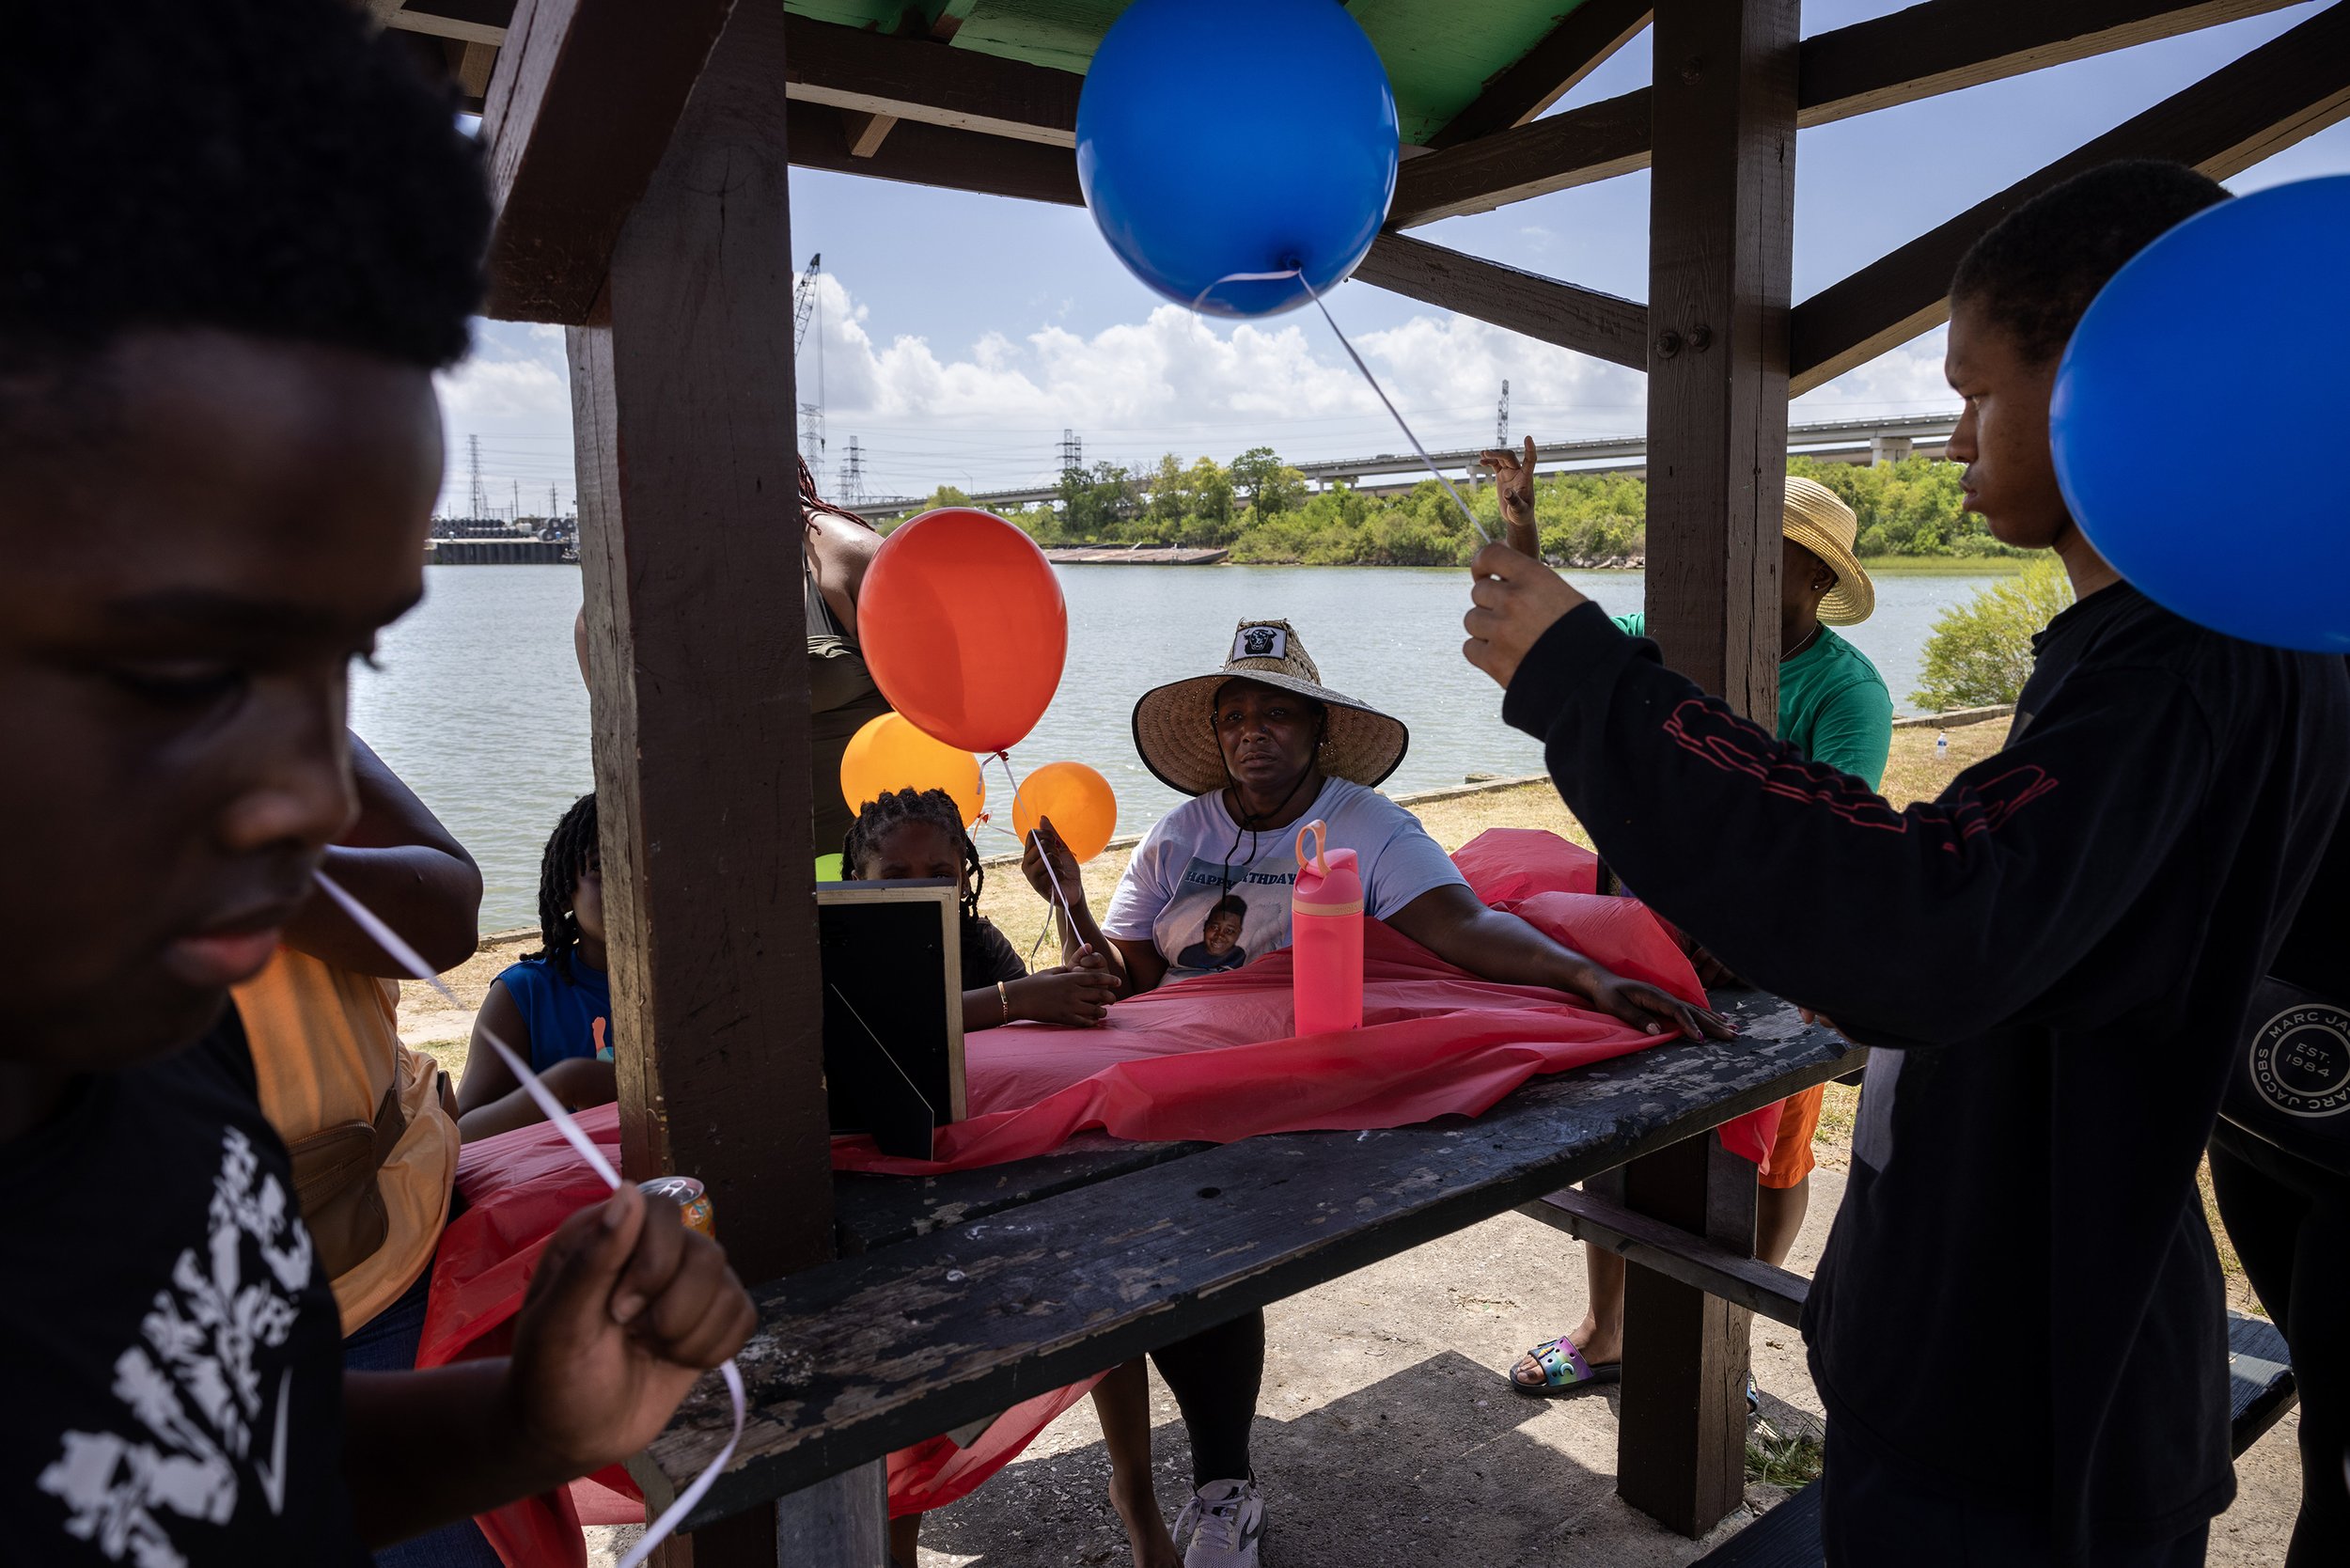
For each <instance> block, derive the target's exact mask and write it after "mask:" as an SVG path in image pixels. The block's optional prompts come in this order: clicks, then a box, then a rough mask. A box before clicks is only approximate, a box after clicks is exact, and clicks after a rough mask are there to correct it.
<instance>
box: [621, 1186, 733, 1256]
mask: <svg viewBox="0 0 2350 1568" xmlns="http://www.w3.org/2000/svg"><path fill="white" fill-rule="evenodd" d="M636 1190H637V1191H638V1192H641V1193H643V1194H644V1195H645V1196H646V1197H647V1198H659V1199H664V1200H667V1201H668V1202H671V1203H675V1204H676V1205H677V1206H678V1217H679V1218H680V1219H682V1220H683V1221H684V1222H685V1228H686V1229H687V1230H689V1231H700V1232H701V1233H702V1234H703V1235H705V1236H708V1237H709V1238H710V1239H711V1240H712V1241H716V1240H717V1239H718V1211H717V1210H716V1209H715V1208H713V1206H712V1205H711V1201H710V1194H708V1193H706V1192H704V1191H703V1190H702V1184H700V1183H699V1182H697V1181H696V1180H695V1179H694V1178H693V1177H691V1176H656V1177H654V1178H653V1179H652V1180H651V1181H650V1182H639V1183H637V1184H636Z"/></svg>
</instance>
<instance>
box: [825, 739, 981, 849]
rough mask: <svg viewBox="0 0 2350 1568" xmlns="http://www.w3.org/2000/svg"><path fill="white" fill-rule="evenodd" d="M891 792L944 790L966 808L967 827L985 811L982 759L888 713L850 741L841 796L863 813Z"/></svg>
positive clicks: (843, 763)
mask: <svg viewBox="0 0 2350 1568" xmlns="http://www.w3.org/2000/svg"><path fill="white" fill-rule="evenodd" d="M893 790H944V791H946V792H948V794H950V795H952V796H954V797H955V805H956V806H958V807H959V808H962V811H963V825H964V826H965V827H969V826H970V825H971V824H972V823H976V822H978V821H979V813H980V812H981V811H984V810H986V809H987V784H986V781H985V780H983V779H981V778H980V777H979V759H978V758H976V757H974V756H972V755H971V754H970V753H969V752H967V751H957V750H956V749H955V748H954V747H953V746H950V745H948V744H947V743H946V742H944V741H940V740H933V739H932V738H931V737H930V736H928V735H925V734H924V733H922V731H921V730H919V729H916V728H915V727H914V721H913V720H911V719H909V718H907V717H905V716H904V715H903V714H901V713H884V714H882V715H881V716H880V717H879V718H876V719H870V720H868V721H867V723H866V725H865V727H864V728H863V729H859V730H858V731H857V732H856V733H855V734H854V735H852V736H850V737H849V749H848V750H847V751H845V752H843V753H841V756H840V794H841V797H842V798H843V799H844V800H846V801H847V802H848V803H849V809H850V810H852V811H862V810H863V809H864V808H866V807H867V806H869V805H870V804H871V803H872V802H874V801H876V800H879V799H880V798H881V797H882V796H884V795H885V794H887V793H889V792H891V791H893Z"/></svg>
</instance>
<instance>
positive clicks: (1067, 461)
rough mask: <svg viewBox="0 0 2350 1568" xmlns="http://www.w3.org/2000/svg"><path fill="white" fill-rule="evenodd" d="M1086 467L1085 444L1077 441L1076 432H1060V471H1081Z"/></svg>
mask: <svg viewBox="0 0 2350 1568" xmlns="http://www.w3.org/2000/svg"><path fill="white" fill-rule="evenodd" d="M1085 465H1086V444H1085V443H1084V442H1082V441H1080V440H1078V439H1077V432H1076V431H1073V430H1066V429H1064V430H1063V431H1061V432H1060V471H1061V472H1062V473H1064V474H1067V473H1070V472H1072V471H1073V470H1078V471H1081V470H1083V469H1084V467H1085Z"/></svg>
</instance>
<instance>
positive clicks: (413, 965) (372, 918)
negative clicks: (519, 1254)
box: [313, 871, 750, 1568]
mask: <svg viewBox="0 0 2350 1568" xmlns="http://www.w3.org/2000/svg"><path fill="white" fill-rule="evenodd" d="M313 874H314V875H315V876H316V877H317V878H318V885H319V886H321V887H322V888H324V889H325V890H326V893H327V896H328V897H329V898H332V899H333V900H334V901H335V902H337V904H339V905H341V906H342V911H343V913H344V914H346V915H348V916H350V917H351V918H352V923H353V924H354V925H356V926H357V927H358V928H359V929H360V930H361V931H364V932H366V933H368V938H369V939H370V940H372V941H373V942H374V943H375V945H376V946H377V947H379V948H381V949H384V951H385V952H386V953H389V954H390V955H391V956H392V959H393V961H394V962H395V963H397V964H399V966H400V967H401V968H403V969H406V970H407V971H408V973H409V974H411V975H412V976H414V977H415V979H417V980H422V981H424V983H425V984H427V985H429V986H431V988H432V989H433V990H435V991H437V992H439V993H440V994H441V996H442V997H443V999H444V1000H446V1002H447V1003H448V1004H449V1005H450V1006H451V1007H454V1008H459V1009H461V1010H462V1008H463V1006H464V1004H463V1003H462V1002H460V1001H459V1000H458V999H457V993H456V992H454V991H451V990H450V989H449V988H448V986H447V985H446V983H444V982H443V981H442V980H441V977H440V976H439V975H437V974H435V973H434V972H433V970H432V966H431V964H427V963H425V961H424V959H423V957H422V955H420V954H419V953H418V952H417V951H416V949H414V948H412V947H410V946H409V945H408V944H407V943H406V942H404V941H402V940H401V939H400V936H399V933H397V932H395V931H394V930H392V928H391V927H390V926H387V925H385V924H384V921H383V919H382V918H381V917H379V916H377V914H376V913H375V911H373V910H371V909H369V908H368V906H367V905H365V904H363V903H361V902H359V901H358V900H357V899H355V898H353V897H352V896H351V894H350V893H349V892H347V891H345V890H344V889H343V888H342V887H341V886H338V885H337V883H336V882H335V880H334V879H333V878H331V877H329V876H328V875H327V874H326V873H325V872H324V871H318V872H315V873H313ZM477 1027H478V1030H479V1033H480V1035H481V1038H482V1039H484V1040H486V1041H488V1042H489V1043H490V1045H491V1047H492V1048H493V1050H495V1051H496V1052H497V1054H498V1059H499V1060H500V1061H503V1062H504V1063H506V1066H507V1069H508V1071H509V1072H511V1073H512V1074H514V1076H515V1078H516V1079H517V1080H518V1081H519V1082H520V1083H521V1084H522V1086H523V1091H524V1092H525V1093H526V1094H528V1095H529V1096H530V1098H531V1101H532V1103H533V1104H535V1105H538V1107H539V1109H540V1111H542V1112H543V1113H545V1116H546V1119H547V1120H548V1121H551V1122H553V1123H554V1124H555V1130H556V1132H558V1133H561V1134H562V1135H563V1138H564V1141H566V1142H567V1143H569V1144H570V1145H571V1146H572V1148H573V1149H575V1150H577V1151H578V1152H579V1157H580V1158H581V1159H583V1160H586V1161H587V1164H588V1167H589V1168H591V1169H593V1170H594V1171H595V1173H596V1174H597V1175H599V1176H601V1177H603V1180H604V1184H605V1185H607V1186H609V1187H611V1188H612V1189H613V1190H615V1191H618V1190H619V1185H620V1173H619V1171H617V1170H615V1169H613V1168H612V1162H611V1161H610V1160H607V1159H605V1158H604V1157H603V1150H601V1149H599V1148H597V1147H596V1140H595V1139H594V1138H591V1137H588V1136H587V1132H586V1131H585V1130H584V1129H582V1128H581V1126H580V1124H579V1123H578V1122H577V1121H572V1113H571V1112H570V1111H568V1110H566V1109H564V1108H563V1102H562V1101H560V1100H558V1099H556V1097H555V1093H554V1091H553V1090H549V1089H548V1088H547V1086H546V1085H545V1084H542V1083H540V1081H539V1074H536V1073H533V1072H532V1071H531V1070H530V1065H529V1063H527V1062H525V1061H524V1060H523V1058H521V1056H519V1055H518V1054H517V1053H516V1052H515V1050H514V1048H513V1047H512V1046H510V1045H509V1044H508V1043H506V1042H505V1041H503V1040H501V1039H499V1038H498V1035H497V1031H496V1030H494V1029H493V1028H490V1027H487V1026H486V1025H477ZM718 1372H719V1375H720V1376H721V1377H723V1378H724V1379H725V1380H726V1385H727V1395H728V1397H729V1399H731V1400H732V1401H733V1402H734V1434H733V1435H732V1436H730V1437H729V1438H728V1439H727V1444H726V1447H725V1448H722V1449H720V1450H718V1456H717V1457H716V1458H715V1459H713V1460H712V1461H711V1462H710V1465H709V1466H708V1467H707V1468H706V1469H704V1470H703V1471H702V1473H701V1474H700V1475H697V1476H696V1477H695V1478H694V1480H693V1483H692V1484H691V1485H689V1486H687V1487H686V1488H685V1490H684V1491H682V1492H681V1493H679V1494H678V1497H677V1500H676V1501H675V1502H673V1503H671V1504H670V1505H669V1506H668V1507H667V1508H666V1509H664V1510H663V1511H662V1513H661V1517H660V1518H658V1519H655V1520H653V1521H652V1522H651V1523H650V1524H649V1525H647V1526H646V1527H645V1534H644V1539H642V1540H640V1541H638V1542H637V1543H636V1544H635V1548H634V1549H632V1550H631V1551H630V1552H629V1554H628V1555H627V1556H626V1557H624V1558H622V1559H621V1560H620V1565H619V1568H639V1565H640V1564H641V1563H643V1561H644V1560H645V1559H646V1558H648V1557H650V1556H651V1555H652V1552H653V1549H654V1548H655V1547H657V1546H659V1545H660V1544H661V1543H662V1542H664V1541H666V1540H667V1539H668V1538H669V1536H670V1535H671V1534H672V1533H673V1532H674V1531H675V1530H676V1529H677V1527H678V1523H679V1521H680V1520H682V1519H683V1518H684V1517H685V1516H686V1515H687V1514H689V1513H692V1512H693V1511H694V1508H695V1506H696V1505H697V1504H698V1503H699V1502H700V1501H701V1500H702V1498H703V1497H705V1496H707V1495H708V1494H709V1491H710V1488H711V1487H712V1485H713V1484H714V1483H715V1482H717V1479H718V1476H719V1473H720V1472H721V1471H723V1470H724V1469H725V1468H726V1467H727V1466H728V1465H729V1464H730V1463H732V1462H733V1459H734V1450H735V1449H736V1448H737V1447H738V1446H740V1445H741V1443H742V1441H743V1422H744V1419H745V1417H746V1416H747V1415H748V1413H749V1409H750V1399H749V1396H748V1395H747V1394H745V1393H744V1388H743V1373H742V1372H741V1370H740V1369H739V1368H737V1367H736V1366H735V1364H734V1363H733V1362H732V1361H729V1362H728V1363H727V1364H726V1365H725V1366H723V1367H721V1368H719V1369H718Z"/></svg>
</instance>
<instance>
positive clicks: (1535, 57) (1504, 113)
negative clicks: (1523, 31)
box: [1428, 0, 1653, 149]
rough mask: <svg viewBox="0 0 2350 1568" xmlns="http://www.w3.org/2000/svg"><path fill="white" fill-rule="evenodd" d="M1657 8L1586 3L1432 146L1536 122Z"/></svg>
mask: <svg viewBox="0 0 2350 1568" xmlns="http://www.w3.org/2000/svg"><path fill="white" fill-rule="evenodd" d="M1652 10H1653V0H1582V4H1580V5H1578V6H1576V7H1575V9H1573V10H1571V11H1569V12H1568V13H1567V14H1566V16H1565V17H1563V18H1561V19H1560V21H1559V25H1557V26H1556V27H1553V28H1552V29H1551V30H1550V31H1549V32H1548V33H1546V34H1544V35H1543V39H1542V41H1540V42H1539V43H1537V44H1535V45H1534V47H1533V48H1531V49H1529V50H1528V51H1527V52H1526V53H1525V54H1524V55H1519V56H1518V57H1517V58H1516V59H1515V60H1513V61H1512V62H1511V63H1510V64H1509V65H1507V66H1505V67H1503V68H1502V69H1501V70H1500V71H1496V72H1495V73H1494V75H1493V77H1492V79H1491V80H1490V81H1488V82H1487V83H1486V86H1485V90H1484V91H1483V92H1482V93H1480V94H1479V95H1478V96H1477V98H1476V100H1475V101H1474V102H1471V103H1470V104H1469V105H1468V107H1466V108H1465V109H1463V110H1462V111H1461V112H1460V113H1459V114H1457V115H1454V116H1453V117H1452V118H1450V119H1449V120H1448V121H1446V122H1445V124H1444V125H1443V126H1442V127H1441V128H1439V129H1438V130H1437V132H1436V133H1435V134H1434V135H1432V136H1430V137H1429V138H1428V146H1429V147H1430V148H1431V149H1444V148H1448V147H1457V146H1459V145H1460V144H1462V143H1463V142H1469V141H1475V140H1476V139H1478V138H1479V137H1481V136H1487V135H1491V134H1492V133H1495V132H1496V131H1506V130H1508V129H1509V128H1510V127H1512V126H1513V125H1524V124H1525V123H1526V122H1527V121H1528V120H1530V119H1533V118H1536V117H1537V116H1539V115H1541V114H1542V113H1543V110H1545V109H1548V108H1549V107H1550V106H1551V105H1552V104H1553V103H1556V102H1559V100H1560V99H1562V98H1564V97H1565V96H1566V95H1567V94H1568V93H1570V92H1573V91H1574V90H1575V87H1576V86H1577V85H1578V84H1580V83H1581V82H1582V80H1583V79H1584V78H1585V77H1587V76H1589V75H1590V73H1591V72H1592V71H1597V70H1598V69H1599V68H1600V67H1601V66H1602V65H1604V64H1606V62H1607V60H1608V59H1609V58H1610V57H1611V56H1613V55H1615V53H1616V51H1618V50H1619V49H1622V47H1623V46H1624V45H1625V44H1627V43H1630V42H1631V41H1632V40H1633V39H1636V38H1637V37H1639V36H1640V34H1641V33H1642V32H1643V31H1645V30H1646V29H1647V27H1648V24H1649V16H1650V13H1651V11H1652Z"/></svg>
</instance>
